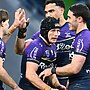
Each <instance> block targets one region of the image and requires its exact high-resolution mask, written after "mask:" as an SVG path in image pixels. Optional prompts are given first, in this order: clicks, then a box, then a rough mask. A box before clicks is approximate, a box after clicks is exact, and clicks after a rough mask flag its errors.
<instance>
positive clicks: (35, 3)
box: [0, 0, 90, 90]
mask: <svg viewBox="0 0 90 90" xmlns="http://www.w3.org/2000/svg"><path fill="white" fill-rule="evenodd" d="M64 1H65V5H66V10H65V14H64V15H65V18H67V15H66V14H67V11H68V7H69V6H70V5H72V4H73V3H76V2H82V3H87V4H88V6H89V5H90V3H89V2H90V0H64ZM44 2H45V0H0V8H3V9H6V10H8V12H9V18H10V25H11V24H12V23H13V20H14V13H15V10H16V9H18V8H20V7H21V8H24V9H25V11H26V17H29V18H30V25H29V27H28V31H27V37H26V38H25V39H28V38H30V37H31V36H32V35H33V34H34V33H35V32H36V31H38V30H39V25H40V21H41V19H42V18H43V17H44V10H43V9H44V8H43V7H44ZM16 35H17V30H16V31H15V32H14V33H13V36H12V37H11V38H10V40H9V41H8V43H7V52H6V53H7V55H6V61H5V63H4V67H5V68H6V70H7V71H8V73H9V74H10V75H11V76H12V78H13V79H14V80H15V81H16V82H17V83H18V82H19V78H20V63H21V56H20V55H16V54H15V52H14V42H15V38H16ZM0 73H1V72H0ZM4 87H5V90H11V89H10V88H9V87H8V86H7V85H4Z"/></svg>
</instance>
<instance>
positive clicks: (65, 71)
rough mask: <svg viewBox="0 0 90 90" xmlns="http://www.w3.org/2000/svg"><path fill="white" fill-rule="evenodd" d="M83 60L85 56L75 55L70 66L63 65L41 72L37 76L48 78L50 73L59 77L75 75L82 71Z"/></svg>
mask: <svg viewBox="0 0 90 90" xmlns="http://www.w3.org/2000/svg"><path fill="white" fill-rule="evenodd" d="M85 59H86V57H85V56H83V55H78V54H75V55H74V57H73V59H72V62H71V63H70V64H68V65H65V66H63V67H57V68H49V69H46V70H44V71H43V72H41V73H40V75H39V76H40V77H41V76H42V75H43V76H44V78H45V77H47V76H50V75H51V74H52V72H53V73H56V74H57V75H61V76H65V75H73V74H77V73H79V72H80V70H81V69H82V67H83V65H84V63H85Z"/></svg>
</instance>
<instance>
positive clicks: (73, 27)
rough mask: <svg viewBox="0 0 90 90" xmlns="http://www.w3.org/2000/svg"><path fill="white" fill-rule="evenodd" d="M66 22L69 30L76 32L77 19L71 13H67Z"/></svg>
mask: <svg viewBox="0 0 90 90" xmlns="http://www.w3.org/2000/svg"><path fill="white" fill-rule="evenodd" d="M67 22H68V23H69V27H70V30H76V29H77V27H78V21H77V18H76V17H75V16H74V15H73V12H72V11H70V10H69V11H68V19H67Z"/></svg>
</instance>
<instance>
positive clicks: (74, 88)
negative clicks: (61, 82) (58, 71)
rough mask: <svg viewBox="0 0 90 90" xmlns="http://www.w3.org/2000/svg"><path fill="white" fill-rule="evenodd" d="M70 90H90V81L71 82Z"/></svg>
mask: <svg viewBox="0 0 90 90" xmlns="http://www.w3.org/2000/svg"><path fill="white" fill-rule="evenodd" d="M69 90H90V79H83V80H76V81H73V82H70V83H69Z"/></svg>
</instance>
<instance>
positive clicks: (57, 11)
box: [45, 3, 64, 19]
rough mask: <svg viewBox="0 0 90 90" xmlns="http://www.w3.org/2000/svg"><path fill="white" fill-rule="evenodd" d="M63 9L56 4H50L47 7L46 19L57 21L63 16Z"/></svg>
mask: <svg viewBox="0 0 90 90" xmlns="http://www.w3.org/2000/svg"><path fill="white" fill-rule="evenodd" d="M63 13H64V12H63V11H62V8H61V7H59V6H56V4H55V3H50V4H47V5H46V6H45V15H46V17H48V16H50V17H54V18H56V19H58V18H60V17H61V15H63Z"/></svg>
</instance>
